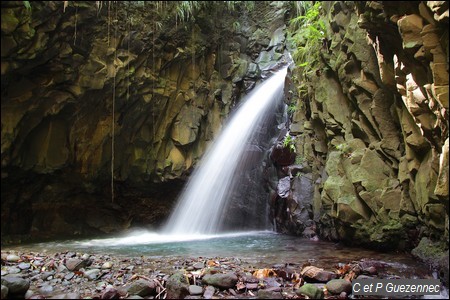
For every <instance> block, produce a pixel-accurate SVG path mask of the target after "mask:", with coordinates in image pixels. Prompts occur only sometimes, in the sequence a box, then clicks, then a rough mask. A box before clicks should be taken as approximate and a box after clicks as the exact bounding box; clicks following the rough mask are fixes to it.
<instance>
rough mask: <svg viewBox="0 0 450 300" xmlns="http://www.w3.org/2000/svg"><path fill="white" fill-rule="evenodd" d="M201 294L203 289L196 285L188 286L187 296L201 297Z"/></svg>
mask: <svg viewBox="0 0 450 300" xmlns="http://www.w3.org/2000/svg"><path fill="white" fill-rule="evenodd" d="M202 293H203V288H202V287H201V286H198V285H190V286H189V294H190V295H201V294H202Z"/></svg>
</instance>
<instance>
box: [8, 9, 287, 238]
mask: <svg viewBox="0 0 450 300" xmlns="http://www.w3.org/2000/svg"><path fill="white" fill-rule="evenodd" d="M205 3H206V2H204V3H203V4H202V5H203V7H200V8H197V9H196V8H195V7H194V9H192V7H191V8H189V7H184V6H176V5H179V4H177V3H172V2H164V1H155V2H143V1H136V2H106V3H105V2H103V1H97V2H83V1H54V2H28V1H11V2H2V4H1V14H2V21H1V30H2V36H1V45H2V51H1V84H2V87H1V89H2V100H1V112H2V115H1V122H2V133H1V134H2V135H1V137H2V150H1V160H2V211H1V220H2V221H1V222H2V239H4V238H5V237H7V236H14V235H20V236H29V235H31V236H33V237H41V238H42V237H44V236H49V237H54V236H56V235H63V236H66V237H67V236H70V235H74V234H95V233H99V232H113V231H117V230H121V229H124V228H128V227H129V226H131V225H151V226H158V224H160V223H161V222H162V221H163V220H164V219H165V218H166V217H167V215H168V213H169V212H170V210H171V208H172V206H173V205H174V203H173V202H174V200H175V199H176V196H177V195H178V193H179V192H180V190H181V188H182V187H183V183H184V180H185V178H186V177H188V175H189V174H190V172H191V171H192V169H193V168H194V167H195V165H196V163H197V162H198V160H199V158H200V157H201V156H202V154H203V153H204V151H205V149H206V147H207V146H208V144H209V143H210V142H211V140H212V139H213V137H214V136H215V135H216V134H217V133H218V131H219V130H220V128H221V125H222V121H223V120H224V119H225V117H226V116H227V115H228V114H229V112H230V111H232V109H233V107H234V106H235V105H236V104H237V103H238V102H239V100H240V99H241V97H242V95H244V94H245V93H246V92H247V91H249V90H251V89H252V88H253V86H254V85H255V83H256V82H257V81H258V80H260V79H261V78H262V77H264V76H265V75H266V73H267V72H268V70H270V69H271V68H272V67H274V66H275V65H276V64H277V63H279V62H280V61H281V60H282V56H283V53H284V51H285V47H284V40H285V39H284V30H283V29H284V28H285V21H286V20H285V16H286V7H285V6H284V5H285V4H283V3H280V2H256V3H255V4H254V5H255V7H254V8H248V7H244V6H243V5H244V4H243V3H241V4H240V5H241V7H235V8H234V9H233V8H232V7H228V6H226V5H225V3H224V2H223V3H222V2H220V3H219V2H216V3H213V4H207V3H206V4H205ZM208 5H209V6H208ZM237 5H238V4H237ZM111 191H113V193H112V192H111Z"/></svg>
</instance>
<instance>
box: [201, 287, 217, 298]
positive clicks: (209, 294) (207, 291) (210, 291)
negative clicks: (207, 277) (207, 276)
mask: <svg viewBox="0 0 450 300" xmlns="http://www.w3.org/2000/svg"><path fill="white" fill-rule="evenodd" d="M215 292H216V289H215V288H214V287H213V286H210V285H208V286H207V287H206V289H205V292H204V293H203V298H205V299H211V298H212V297H213V295H214V293H215Z"/></svg>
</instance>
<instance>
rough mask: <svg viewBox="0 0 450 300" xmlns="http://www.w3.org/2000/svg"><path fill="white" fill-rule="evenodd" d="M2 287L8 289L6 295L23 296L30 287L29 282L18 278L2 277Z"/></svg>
mask: <svg viewBox="0 0 450 300" xmlns="http://www.w3.org/2000/svg"><path fill="white" fill-rule="evenodd" d="M2 285H4V286H6V287H7V288H8V291H9V293H8V294H12V295H25V293H26V292H27V290H28V288H29V287H30V281H29V280H27V279H23V278H19V277H12V276H4V277H2Z"/></svg>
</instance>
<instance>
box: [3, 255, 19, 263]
mask: <svg viewBox="0 0 450 300" xmlns="http://www.w3.org/2000/svg"><path fill="white" fill-rule="evenodd" d="M19 259H20V257H19V256H17V255H15V254H8V255H7V256H6V260H7V261H9V262H17V261H18V260H19Z"/></svg>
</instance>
